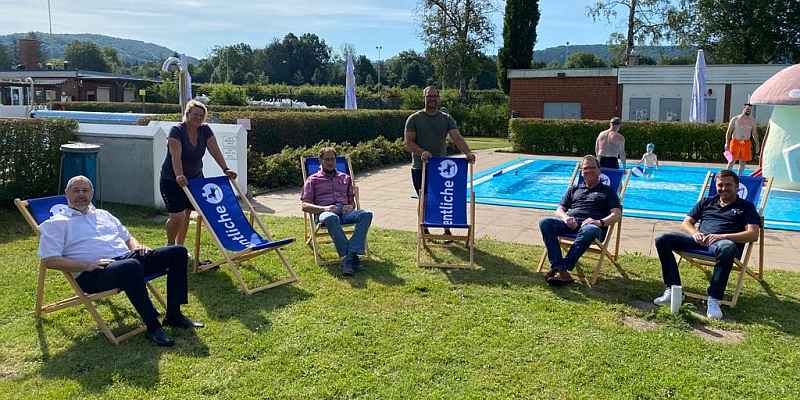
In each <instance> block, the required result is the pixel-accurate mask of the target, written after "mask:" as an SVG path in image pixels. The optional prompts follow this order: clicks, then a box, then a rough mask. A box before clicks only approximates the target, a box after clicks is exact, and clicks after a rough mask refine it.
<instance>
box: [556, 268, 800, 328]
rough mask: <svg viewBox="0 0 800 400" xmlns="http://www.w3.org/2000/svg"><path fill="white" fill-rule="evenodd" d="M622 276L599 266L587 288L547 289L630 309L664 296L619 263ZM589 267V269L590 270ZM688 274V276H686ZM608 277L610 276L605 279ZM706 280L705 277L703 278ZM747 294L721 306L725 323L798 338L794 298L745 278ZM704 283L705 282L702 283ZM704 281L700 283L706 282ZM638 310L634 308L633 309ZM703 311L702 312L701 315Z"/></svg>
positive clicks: (657, 285)
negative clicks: (731, 303) (599, 271)
mask: <svg viewBox="0 0 800 400" xmlns="http://www.w3.org/2000/svg"><path fill="white" fill-rule="evenodd" d="M588 261H589V262H583V261H581V262H579V265H578V266H576V269H578V268H581V269H582V270H583V272H586V271H591V268H593V266H594V262H593V261H591V260H588ZM621 264H622V266H623V270H624V272H625V274H624V275H623V274H621V273H620V271H618V270H617V269H616V267H615V266H614V265H613V264H610V263H609V264H607V265H604V266H603V270H602V272H603V273H605V275H601V276H600V277H599V278H598V280H597V282H596V283H595V285H594V286H591V287H589V286H588V285H586V284H585V283H575V284H570V285H567V286H562V287H551V291H552V292H553V293H554V294H556V295H558V296H560V297H562V298H564V299H566V300H570V301H587V300H589V299H592V300H595V301H602V302H604V303H608V304H620V303H622V304H628V305H632V306H634V307H636V306H635V304H636V303H637V302H638V303H641V302H645V303H648V304H652V301H653V299H654V298H656V297H658V296H660V295H661V294H662V293H663V292H664V284H663V282H662V281H661V280H653V279H651V278H649V277H648V276H647V275H646V274H644V273H642V272H640V271H637V270H636V269H634V268H627V269H626V268H625V264H624V263H621ZM590 266H591V267H590ZM693 270H694V268H690V267H687V266H683V268H681V271H682V273H684V274H687V273H692V272H693ZM690 271H692V272H690ZM609 274H612V275H609ZM704 276H706V275H704ZM737 278H738V272H736V271H734V273H732V274H731V277H730V280H729V281H728V288H727V290H726V296H727V297H726V299H730V296H731V293H733V289H734V285H735V282H736V279H737ZM745 279H746V280H749V281H750V282H748V283H749V286H751V288H749V290H745V289H744V288H743V289H742V292H741V293H740V295H739V300H738V302H737V303H736V307H734V308H730V307H727V306H723V308H722V311H723V313H724V314H725V321H727V322H733V323H738V324H743V325H763V326H768V327H771V328H773V329H775V330H778V331H781V332H783V333H786V334H788V335H792V336H800V319H798V318H797V315H800V301H798V300H797V298H796V297H793V296H791V295H787V294H785V293H776V292H775V291H774V290H773V289H772V285H770V283H769V282H768V281H766V280H763V281H761V282H756V283H755V284H756V285H757V287H756V288H752V286H753V284H754V281H753V280H752V279H750V278H749V277H747V278H745ZM706 281H707V280H706ZM706 281H704V282H706ZM705 285H706V284H705V283H703V284H702V285H699V286H698V285H692V286H687V287H685V289H686V290H690V291H693V292H697V293H705V289H706V286H705ZM685 302H690V303H692V304H694V305H695V308H696V309H697V310H705V308H706V305H705V302H704V301H701V300H698V299H691V298H687V299H686V300H685ZM636 308H638V307H636ZM704 312H705V311H703V313H701V314H704Z"/></svg>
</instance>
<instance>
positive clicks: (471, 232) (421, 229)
mask: <svg viewBox="0 0 800 400" xmlns="http://www.w3.org/2000/svg"><path fill="white" fill-rule="evenodd" d="M468 165H469V177H468V179H469V194H470V198H469V212H468V213H467V215H468V218H469V219H468V228H467V233H466V235H444V234H442V235H436V234H432V233H425V226H423V222H424V221H425V188H426V187H427V182H426V181H427V175H428V174H427V169H428V162H427V161H425V162H423V163H422V190H420V194H419V201H418V202H417V217H418V218H417V267H425V268H453V269H473V268H475V190H473V189H474V188H473V179H472V164H468ZM429 240H452V241H458V242H461V241H463V242H464V245H465V246H466V247H467V248H468V249H469V263H468V264H447V263H435V262H433V263H425V262H422V248H423V247H425V248H428V247H449V246H451V245H447V244H439V243H428V241H429Z"/></svg>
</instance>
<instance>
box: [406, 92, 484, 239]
mask: <svg viewBox="0 0 800 400" xmlns="http://www.w3.org/2000/svg"><path fill="white" fill-rule="evenodd" d="M422 100H423V101H424V102H425V109H424V110H420V111H417V112H415V113H414V114H411V116H409V117H408V119H407V120H406V132H405V145H406V149H408V151H410V152H411V158H412V160H413V164H412V165H411V181H412V183H413V184H414V190H416V191H417V194H419V191H420V190H421V189H422V163H423V162H424V161H428V159H430V158H433V157H444V156H446V155H447V152H446V151H447V136H448V135H450V138H451V139H453V143H455V145H456V147H458V149H459V150H461V152H462V153H464V154H465V155H466V156H467V161H468V162H469V163H470V164H473V163H475V154H473V153H472V152H471V151H470V150H469V145H468V144H467V142H466V141H465V140H464V137H463V136H461V133H460V132H459V131H458V126H456V120H454V119H453V117H451V116H450V114H445V113H443V112H441V111H439V89H437V88H436V87H435V86H428V87H426V88H425V90H424V91H423V92H422ZM445 234H449V232H448V231H445Z"/></svg>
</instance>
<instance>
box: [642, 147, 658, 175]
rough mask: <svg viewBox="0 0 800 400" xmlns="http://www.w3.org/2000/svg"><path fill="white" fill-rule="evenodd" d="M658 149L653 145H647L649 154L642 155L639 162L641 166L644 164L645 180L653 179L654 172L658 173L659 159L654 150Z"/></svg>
mask: <svg viewBox="0 0 800 400" xmlns="http://www.w3.org/2000/svg"><path fill="white" fill-rule="evenodd" d="M655 149H656V145H654V144H652V143H648V144H647V152H646V153H644V155H642V159H641V160H639V165H641V164H644V174H643V175H644V177H645V178H652V177H653V170H654V169H655V171H658V157H657V156H656V154H655V153H653V150H655Z"/></svg>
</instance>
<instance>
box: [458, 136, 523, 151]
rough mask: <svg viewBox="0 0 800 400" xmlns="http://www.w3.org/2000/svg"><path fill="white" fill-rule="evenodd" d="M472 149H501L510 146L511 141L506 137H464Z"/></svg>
mask: <svg viewBox="0 0 800 400" xmlns="http://www.w3.org/2000/svg"><path fill="white" fill-rule="evenodd" d="M464 139H465V140H466V141H467V144H469V148H470V150H472V151H475V150H485V149H502V148H505V147H511V142H509V141H508V139H506V138H496V137H478V136H471V137H465V138H464Z"/></svg>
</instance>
